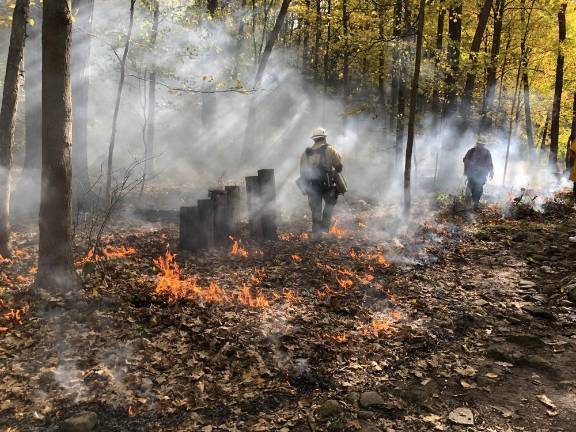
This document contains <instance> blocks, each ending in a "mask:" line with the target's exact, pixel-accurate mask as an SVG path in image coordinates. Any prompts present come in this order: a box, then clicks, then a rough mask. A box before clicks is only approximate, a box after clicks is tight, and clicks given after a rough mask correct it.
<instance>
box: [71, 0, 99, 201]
mask: <svg viewBox="0 0 576 432" xmlns="http://www.w3.org/2000/svg"><path fill="white" fill-rule="evenodd" d="M72 9H73V10H77V11H78V12H77V15H76V20H75V21H74V23H73V25H72V101H73V105H72V106H73V112H72V136H73V137H74V143H73V151H72V172H73V173H74V176H73V178H72V190H73V194H72V195H73V197H74V199H75V200H76V202H77V203H78V205H80V206H82V203H83V202H84V201H85V200H86V199H87V197H86V194H87V193H88V191H89V190H90V177H89V175H88V98H89V96H88V92H89V84H90V66H89V60H90V47H91V39H92V36H91V33H92V15H93V13H94V0H73V1H72Z"/></svg>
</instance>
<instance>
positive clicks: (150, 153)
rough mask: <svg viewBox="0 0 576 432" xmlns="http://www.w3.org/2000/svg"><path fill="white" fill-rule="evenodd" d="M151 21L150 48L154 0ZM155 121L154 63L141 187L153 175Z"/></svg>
mask: <svg viewBox="0 0 576 432" xmlns="http://www.w3.org/2000/svg"><path fill="white" fill-rule="evenodd" d="M152 7H153V8H154V10H153V22H152V33H151V35H150V46H151V48H152V49H154V48H155V47H156V40H157V39H158V20H159V18H160V2H159V1H158V0H154V3H153V5H152ZM155 123H156V65H153V67H152V71H151V72H150V84H149V86H148V119H147V122H146V141H145V148H144V175H143V177H142V188H144V183H145V182H146V179H147V178H148V177H149V176H153V175H154V134H155Z"/></svg>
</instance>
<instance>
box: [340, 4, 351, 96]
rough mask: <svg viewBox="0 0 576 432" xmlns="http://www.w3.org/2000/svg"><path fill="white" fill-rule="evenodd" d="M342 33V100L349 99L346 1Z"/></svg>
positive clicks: (348, 22)
mask: <svg viewBox="0 0 576 432" xmlns="http://www.w3.org/2000/svg"><path fill="white" fill-rule="evenodd" d="M342 31H343V35H344V52H343V53H342V58H343V60H342V78H343V81H344V83H343V84H344V100H345V103H347V102H348V98H349V97H350V14H349V12H348V0H342Z"/></svg>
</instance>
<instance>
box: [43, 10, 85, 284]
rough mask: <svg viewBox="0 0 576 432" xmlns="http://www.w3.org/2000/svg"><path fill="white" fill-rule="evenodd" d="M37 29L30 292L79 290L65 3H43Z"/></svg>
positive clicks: (68, 15)
mask: <svg viewBox="0 0 576 432" xmlns="http://www.w3.org/2000/svg"><path fill="white" fill-rule="evenodd" d="M43 11H44V21H43V24H42V106H43V107H44V109H43V110H42V193H41V203H40V214H39V221H40V223H39V226H40V230H39V250H38V273H37V277H36V288H37V289H47V290H51V291H57V292H65V291H71V290H73V289H75V288H77V286H78V284H79V280H78V277H77V275H76V271H75V269H74V260H73V255H72V233H71V227H70V220H71V211H70V210H71V209H70V198H71V172H70V171H71V167H70V164H71V161H70V151H71V148H72V118H71V113H72V85H71V76H70V74H71V39H72V15H71V13H70V4H69V3H68V1H67V0H48V1H44V9H43Z"/></svg>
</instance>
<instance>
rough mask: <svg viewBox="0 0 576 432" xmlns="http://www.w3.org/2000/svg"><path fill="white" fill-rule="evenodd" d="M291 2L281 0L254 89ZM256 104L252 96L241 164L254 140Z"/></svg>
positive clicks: (259, 66)
mask: <svg viewBox="0 0 576 432" xmlns="http://www.w3.org/2000/svg"><path fill="white" fill-rule="evenodd" d="M290 2H291V0H282V5H281V6H280V11H279V12H278V16H277V17H276V22H275V23H274V27H273V28H272V30H271V31H270V34H269V35H268V39H267V41H266V46H265V47H264V51H263V52H262V57H261V58H260V62H259V63H258V69H257V71H256V76H255V77H254V88H256V87H258V85H259V84H260V81H261V80H262V77H263V76H264V72H265V71H266V67H267V66H268V61H269V60H270V56H271V55H272V50H273V49H274V45H275V44H276V41H277V39H278V34H279V33H280V30H281V29H282V25H283V24H284V19H285V18H286V14H287V13H288V7H289V6H290ZM255 126H256V102H255V99H254V96H253V97H252V100H251V102H250V106H249V108H248V119H247V122H246V131H245V134H244V145H243V146H242V157H241V160H242V161H243V162H247V161H248V159H249V158H250V156H251V155H250V151H249V149H250V146H251V145H252V144H253V143H254V140H255V138H256V129H255Z"/></svg>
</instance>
